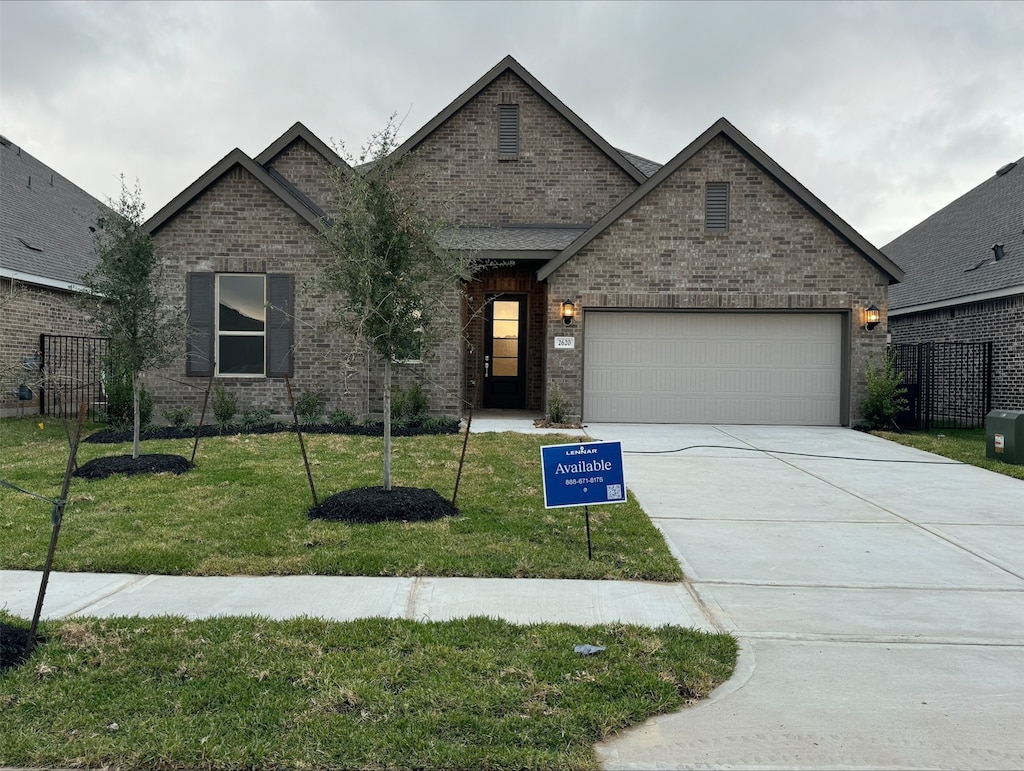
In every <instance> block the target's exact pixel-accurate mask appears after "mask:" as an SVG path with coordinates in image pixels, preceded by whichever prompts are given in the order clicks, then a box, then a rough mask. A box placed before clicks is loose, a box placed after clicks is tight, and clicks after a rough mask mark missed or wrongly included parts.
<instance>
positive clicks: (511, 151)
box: [498, 104, 519, 160]
mask: <svg viewBox="0 0 1024 771" xmlns="http://www.w3.org/2000/svg"><path fill="white" fill-rule="evenodd" d="M518 157H519V105H518V104H499V105H498V159H499V160H515V159H516V158H518Z"/></svg>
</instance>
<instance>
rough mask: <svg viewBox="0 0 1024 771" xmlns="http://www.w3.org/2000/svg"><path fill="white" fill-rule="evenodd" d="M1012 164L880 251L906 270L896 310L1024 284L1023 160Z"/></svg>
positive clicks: (894, 297) (892, 298)
mask: <svg viewBox="0 0 1024 771" xmlns="http://www.w3.org/2000/svg"><path fill="white" fill-rule="evenodd" d="M1008 165H1009V166H1010V168H1009V169H1008V170H1006V171H1004V172H1003V173H1002V174H999V173H997V174H995V175H993V176H992V177H989V178H988V179H987V180H985V181H984V182H982V183H981V184H980V185H978V186H977V187H976V188H974V189H973V190H971V191H969V192H967V193H965V194H964V195H962V196H960V197H959V198H957V199H956V200H955V201H953V203H951V204H949V205H948V206H946V207H944V208H942V209H940V210H939V211H937V212H935V214H933V215H932V216H930V217H929V218H928V219H926V220H924V222H921V223H920V224H918V225H915V226H914V227H913V228H911V229H910V230H908V231H907V232H906V233H904V234H903V235H902V236H900V237H899V238H896V239H895V240H894V241H892V242H891V243H889V244H887V245H886V246H884V247H882V251H883V252H884V253H885V254H886V255H887V256H888V257H889V258H890V259H891V260H893V261H894V262H896V263H897V264H898V265H899V266H900V267H902V268H903V270H904V271H905V272H906V277H905V278H904V280H903V283H901V284H898V285H896V286H893V287H890V288H889V302H890V306H891V308H892V309H893V310H898V309H900V308H909V307H913V306H918V305H926V304H933V303H946V302H949V301H955V300H956V299H957V298H963V297H970V296H972V295H977V294H981V293H984V292H994V291H999V290H1004V289H1010V288H1012V287H1018V286H1024V158H1021V159H1020V160H1019V161H1017V163H1016V164H1008ZM1005 168H1006V167H1003V169H1005ZM1003 169H1000V171H1003ZM994 244H1002V245H1003V257H1002V259H1000V260H998V261H996V260H995V259H994V256H995V255H994V253H993V250H992V247H993V245H994Z"/></svg>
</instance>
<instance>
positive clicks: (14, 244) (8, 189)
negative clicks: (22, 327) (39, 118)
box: [0, 137, 111, 291]
mask: <svg viewBox="0 0 1024 771" xmlns="http://www.w3.org/2000/svg"><path fill="white" fill-rule="evenodd" d="M0 169H2V170H3V173H2V174H0V275H2V276H4V277H5V278H12V279H16V280H18V281H23V282H25V283H31V284H37V285H41V286H50V287H56V288H59V289H69V290H71V291H82V290H83V289H84V287H83V286H82V276H83V275H85V274H86V273H88V272H89V271H90V270H92V269H93V268H94V267H95V266H96V262H97V258H96V255H95V253H94V248H93V232H94V230H91V229H90V228H95V227H96V224H97V220H98V219H99V218H100V216H102V215H107V214H111V211H110V209H108V208H107V207H106V206H104V205H103V204H102V203H101V202H100V201H99V200H97V199H96V198H93V197H92V196H91V195H89V194H88V193H87V192H85V191H84V190H82V188H80V187H78V186H77V185H75V184H73V183H72V182H70V181H68V180H67V179H66V178H65V177H63V176H61V175H60V174H58V173H57V172H55V171H54V170H53V169H51V168H50V167H49V166H47V165H46V164H45V163H43V162H42V161H40V160H39V159H37V158H34V157H33V156H31V155H29V153H27V152H26V151H25V150H24V149H22V148H21V147H18V146H17V145H15V144H14V143H13V142H11V141H10V140H9V139H7V138H6V137H0Z"/></svg>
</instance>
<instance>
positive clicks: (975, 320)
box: [889, 294, 1024, 410]
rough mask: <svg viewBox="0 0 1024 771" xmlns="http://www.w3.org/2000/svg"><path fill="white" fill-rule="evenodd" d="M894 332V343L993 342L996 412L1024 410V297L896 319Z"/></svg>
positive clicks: (993, 390)
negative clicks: (1001, 410) (999, 410)
mask: <svg viewBox="0 0 1024 771" xmlns="http://www.w3.org/2000/svg"><path fill="white" fill-rule="evenodd" d="M889 329H890V331H891V332H892V342H893V343H894V344H896V343H939V342H956V343H981V342H988V341H992V343H993V345H992V408H993V409H1004V410H1024V295H1020V294H1018V295H1014V296H1012V297H1000V298H996V299H992V300H981V301H978V302H973V303H965V304H963V305H954V306H949V307H946V308H935V309H933V310H928V311H922V312H920V313H908V314H905V315H904V314H901V315H898V316H892V317H890V319H889Z"/></svg>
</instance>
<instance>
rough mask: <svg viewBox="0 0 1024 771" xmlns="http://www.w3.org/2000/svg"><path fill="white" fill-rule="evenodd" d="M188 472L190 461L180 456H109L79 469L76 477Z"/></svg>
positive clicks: (97, 459)
mask: <svg viewBox="0 0 1024 771" xmlns="http://www.w3.org/2000/svg"><path fill="white" fill-rule="evenodd" d="M186 471H188V461H187V460H186V459H185V458H183V457H181V456H180V455H163V454H154V455H140V456H139V457H138V458H133V457H132V456H131V455H108V456H105V457H103V458H93V459H92V460H91V461H89V462H88V463H84V464H83V465H81V466H79V467H78V470H77V471H76V472H75V476H76V477H82V478H83V479H106V478H107V477H109V476H113V475H114V474H126V475H128V476H131V475H132V474H161V473H164V472H170V473H171V474H184V473H185V472H186Z"/></svg>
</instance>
